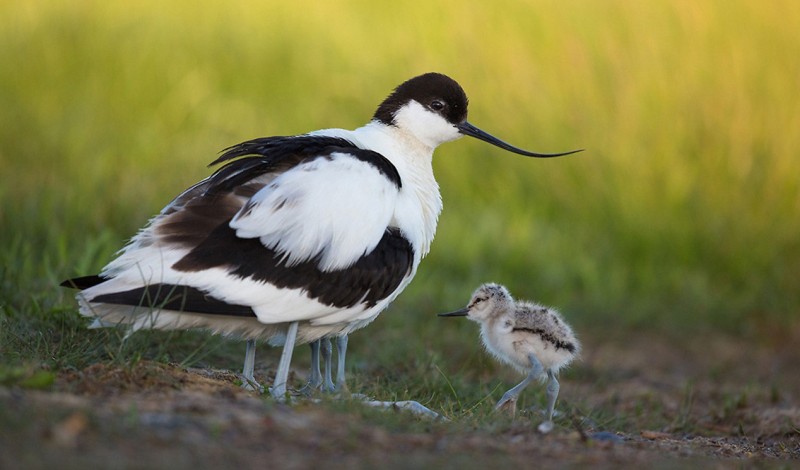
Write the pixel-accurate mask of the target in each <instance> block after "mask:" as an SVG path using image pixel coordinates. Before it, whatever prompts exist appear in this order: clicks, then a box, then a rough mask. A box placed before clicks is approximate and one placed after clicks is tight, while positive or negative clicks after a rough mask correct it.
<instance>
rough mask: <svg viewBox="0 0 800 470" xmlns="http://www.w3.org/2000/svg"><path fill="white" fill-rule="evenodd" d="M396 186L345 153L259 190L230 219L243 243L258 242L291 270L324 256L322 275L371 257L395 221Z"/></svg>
mask: <svg viewBox="0 0 800 470" xmlns="http://www.w3.org/2000/svg"><path fill="white" fill-rule="evenodd" d="M397 194H398V188H397V186H396V185H395V184H394V183H393V182H392V181H390V180H389V179H388V178H386V177H385V176H384V175H383V174H382V173H381V172H380V171H379V170H378V169H377V168H376V167H375V166H373V165H372V164H370V163H368V162H365V161H363V160H359V159H358V158H355V157H353V156H352V155H349V154H347V153H332V154H331V155H329V156H325V157H319V158H316V159H314V160H311V161H308V162H305V163H302V164H300V165H297V166H296V167H294V168H292V169H291V170H289V171H287V172H285V173H283V174H281V175H280V176H278V177H277V178H275V179H274V180H273V181H272V182H270V183H269V184H267V185H266V186H265V187H264V188H262V189H261V190H260V191H258V192H257V193H256V194H255V195H254V196H253V197H252V198H251V199H250V200H249V201H248V202H247V204H245V205H244V207H242V209H241V210H240V211H239V212H238V213H237V214H236V216H235V217H234V218H233V220H231V222H230V226H231V228H233V229H234V230H236V235H237V236H239V237H241V238H259V239H260V240H261V242H262V243H263V244H264V246H266V247H268V248H270V249H274V250H275V251H276V252H278V253H280V254H282V255H283V256H284V257H285V259H286V262H287V264H288V265H294V264H296V263H300V262H304V261H308V260H310V259H313V258H315V257H316V256H320V261H319V268H320V269H321V270H323V271H333V270H337V269H344V268H347V267H348V266H350V265H352V264H353V263H355V262H356V261H357V260H358V258H359V257H361V256H363V255H364V254H365V253H369V252H371V251H372V250H373V249H374V248H375V246H376V245H377V244H378V242H379V241H380V240H381V237H382V236H383V234H384V231H385V230H386V228H387V226H388V224H389V221H390V220H391V218H392V214H393V212H394V207H395V204H396V200H397Z"/></svg>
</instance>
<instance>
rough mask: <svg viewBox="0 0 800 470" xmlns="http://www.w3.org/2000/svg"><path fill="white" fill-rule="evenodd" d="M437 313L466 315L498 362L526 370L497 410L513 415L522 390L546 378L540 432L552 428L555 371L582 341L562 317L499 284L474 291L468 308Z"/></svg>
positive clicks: (486, 285)
mask: <svg viewBox="0 0 800 470" xmlns="http://www.w3.org/2000/svg"><path fill="white" fill-rule="evenodd" d="M439 316H440V317H461V316H466V317H467V318H468V319H470V320H472V321H475V322H478V323H480V325H481V340H482V341H483V345H484V347H486V350H487V351H489V353H491V354H492V355H493V356H494V357H495V358H496V359H497V360H498V361H500V362H504V363H506V364H509V365H511V366H513V367H514V368H515V369H517V370H519V371H520V372H523V373H527V374H528V375H527V377H525V379H524V380H523V381H522V382H520V383H519V384H518V385H516V386H515V387H514V388H512V389H511V390H509V391H507V392H506V393H505V394H504V395H503V398H501V399H500V401H499V402H497V405H496V406H495V410H500V409H503V408H507V409H508V410H509V411H510V412H511V414H512V415H513V414H514V412H515V411H516V404H517V397H518V396H519V394H520V393H521V392H522V390H524V389H525V387H527V386H528V384H530V383H531V382H532V381H534V380H536V379H539V380H541V381H542V382H544V381H547V389H546V390H547V410H546V421H545V422H543V423H542V424H540V425H539V431H540V432H543V433H547V432H550V431H551V430H552V429H553V409H554V408H555V404H556V398H557V397H558V390H559V384H558V378H557V376H558V371H559V370H560V369H561V368H562V367H565V366H566V365H568V364H569V363H570V362H572V360H573V359H574V358H575V357H576V356H577V355H578V353H579V352H580V343H578V340H577V339H576V338H575V334H574V333H573V332H572V328H570V326H569V325H568V324H567V323H566V322H565V321H564V319H563V318H561V315H560V314H559V313H558V312H557V311H556V310H555V309H552V308H549V307H544V306H542V305H538V304H535V303H533V302H526V301H514V298H513V297H511V294H509V292H508V290H507V289H506V288H505V287H503V286H501V285H499V284H484V285H482V286H480V287H479V288H478V290H476V291H475V293H474V294H472V299H471V300H470V301H469V304H467V307H466V308H462V309H461V310H456V311H455V312H450V313H440V314H439Z"/></svg>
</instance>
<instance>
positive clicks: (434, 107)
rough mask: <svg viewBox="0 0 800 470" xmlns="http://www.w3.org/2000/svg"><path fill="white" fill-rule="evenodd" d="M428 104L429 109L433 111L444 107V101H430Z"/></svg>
mask: <svg viewBox="0 0 800 470" xmlns="http://www.w3.org/2000/svg"><path fill="white" fill-rule="evenodd" d="M430 106H431V109H432V110H434V111H441V110H443V109H444V103H442V102H441V101H439V100H433V101H431V104H430Z"/></svg>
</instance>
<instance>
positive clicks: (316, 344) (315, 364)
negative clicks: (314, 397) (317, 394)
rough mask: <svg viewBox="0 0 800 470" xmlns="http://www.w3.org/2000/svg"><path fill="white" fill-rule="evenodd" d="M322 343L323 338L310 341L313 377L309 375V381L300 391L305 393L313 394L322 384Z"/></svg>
mask: <svg viewBox="0 0 800 470" xmlns="http://www.w3.org/2000/svg"><path fill="white" fill-rule="evenodd" d="M320 344H321V340H316V341H312V342H311V343H309V346H311V377H309V379H308V383H307V384H306V385H305V386H304V387H303V388H302V389H300V393H303V394H305V395H310V394H312V393H313V392H314V390H316V389H317V388H319V386H320V385H321V384H322V374H321V373H320V370H319V349H320ZM323 356H324V354H323Z"/></svg>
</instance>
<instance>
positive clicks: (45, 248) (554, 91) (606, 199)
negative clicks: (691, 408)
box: [0, 0, 800, 340]
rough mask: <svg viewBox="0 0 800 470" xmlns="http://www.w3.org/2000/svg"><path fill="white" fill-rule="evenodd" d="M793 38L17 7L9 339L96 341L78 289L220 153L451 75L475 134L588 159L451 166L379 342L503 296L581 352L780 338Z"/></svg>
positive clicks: (788, 254) (95, 5)
mask: <svg viewBox="0 0 800 470" xmlns="http://www.w3.org/2000/svg"><path fill="white" fill-rule="evenodd" d="M798 31H800V2H796V1H793V0H786V1H780V0H775V1H771V2H766V3H765V2H752V1H746V0H726V1H702V2H695V1H666V0H664V1H647V2H636V1H596V2H594V1H592V2H589V1H577V0H574V1H569V0H567V1H564V0H557V1H556V0H553V1H547V0H542V1H527V2H523V1H509V0H498V1H494V2H477V1H475V2H472V1H465V0H459V1H455V0H445V1H438V2H423V1H394V2H386V3H376V2H372V1H364V0H351V1H337V2H316V1H308V0H297V1H294V2H277V1H274V2H273V1H264V2H257V1H247V0H234V1H228V2H195V1H191V2H190V1H185V0H176V1H170V2H164V1H148V0H144V1H137V2H122V1H112V2H108V1H91V0H83V1H80V2H67V1H42V0H34V1H11V2H8V1H6V2H2V4H0V64H2V66H0V168H1V170H0V171H2V173H1V174H2V180H1V182H2V185H1V186H0V198H2V205H0V240H1V243H0V246H2V252H1V253H0V261H2V266H1V267H0V281H1V282H2V292H0V307H2V310H3V314H4V315H5V317H6V318H5V319H4V320H3V322H4V323H5V325H6V326H9V325H15V324H20V323H19V322H25V321H28V320H26V319H30V318H31V317H37V316H38V317H41V319H42V320H44V319H46V318H50V317H51V316H52V317H56V316H58V317H59V318H61V317H63V315H68V316H76V317H77V314H75V305H74V301H73V300H72V293H70V292H66V291H64V290H62V289H61V288H59V287H57V284H58V282H59V281H60V280H62V279H64V278H66V277H69V276H73V275H81V274H89V273H93V272H96V271H97V270H98V269H100V268H101V267H102V266H103V265H104V264H105V263H107V262H108V261H109V260H110V259H111V257H112V256H113V253H114V252H115V251H116V250H117V249H119V248H120V247H121V246H122V245H123V243H124V241H125V240H126V239H127V238H129V237H130V236H132V235H133V234H134V233H135V231H136V230H137V229H138V228H139V227H140V226H142V225H143V224H144V223H145V222H146V221H147V219H148V218H149V217H150V216H152V215H153V214H155V213H157V212H158V211H159V210H160V209H161V207H163V206H164V205H165V204H166V203H167V202H168V201H169V200H170V199H171V198H172V197H173V196H175V195H176V194H177V193H178V192H180V191H181V190H183V189H184V188H186V187H188V186H189V185H191V184H192V183H194V182H195V181H197V180H199V179H201V178H203V177H205V176H206V175H208V174H209V173H210V171H212V170H211V169H209V168H207V167H206V165H207V164H208V163H209V162H210V161H212V160H213V159H214V158H216V155H217V152H218V151H219V150H221V149H223V148H224V147H227V146H229V145H232V144H235V143H238V142H240V141H243V140H246V139H250V138H254V137H258V136H267V135H283V134H295V133H302V132H306V131H309V130H313V129H319V128H326V127H343V128H355V127H358V126H360V125H362V124H363V123H365V122H366V121H367V120H368V119H369V118H370V117H371V115H372V113H373V111H374V108H375V107H376V106H377V104H378V103H379V102H380V101H381V100H382V99H383V98H384V97H385V96H386V95H387V94H388V93H389V92H390V91H391V89H392V88H394V87H395V86H396V85H398V84H399V83H401V82H402V81H404V80H406V79H407V78H410V77H412V76H414V75H417V74H419V73H423V72H427V71H439V72H443V73H446V74H448V75H450V76H452V77H453V78H455V79H456V80H458V81H459V82H460V83H461V84H462V86H463V87H464V88H465V89H466V91H467V93H468V94H469V96H470V98H471V107H470V121H471V122H473V123H474V124H476V125H478V126H479V127H482V128H483V129H485V130H487V131H489V132H491V133H493V134H495V135H497V136H499V137H501V138H503V139H505V140H507V141H509V142H511V143H514V144H516V145H518V146H521V147H524V148H528V149H532V150H536V151H540V152H557V151H566V150H571V149H574V148H586V149H587V150H586V152H584V153H582V154H579V155H577V156H570V157H565V158H561V159H554V160H546V161H544V160H531V159H526V158H523V157H519V156H515V155H512V154H508V153H506V152H503V151H501V150H499V149H496V148H494V147H490V146H488V145H485V144H482V143H479V142H477V141H474V140H471V139H462V140H461V141H458V142H457V143H452V144H446V145H444V146H443V147H442V148H440V149H439V150H438V151H437V152H436V155H435V158H434V167H435V172H436V175H437V178H438V180H439V183H440V186H441V189H442V194H443V198H444V204H445V208H444V212H443V214H442V217H441V219H440V226H439V231H438V234H437V238H436V240H435V242H434V244H433V248H432V252H431V254H430V255H429V256H428V258H427V259H426V260H425V261H424V262H423V264H422V266H421V268H420V271H419V274H418V275H417V278H416V279H415V281H414V282H413V283H412V284H411V286H410V287H409V288H408V290H407V291H406V293H404V294H403V295H402V296H401V297H400V298H399V299H398V301H397V302H396V303H395V304H394V305H393V306H392V307H391V308H390V310H389V311H388V312H387V313H386V314H385V315H383V316H382V317H381V319H379V320H378V321H377V322H376V324H375V325H373V326H371V327H370V330H369V331H371V334H373V335H381V334H382V335H385V336H384V337H385V338H395V336H394V335H398V336H397V339H401V338H402V337H403V336H402V334H405V333H403V332H411V333H412V334H419V335H421V337H423V338H427V340H431V339H432V338H433V337H434V336H435V335H436V334H437V333H436V330H437V328H440V327H441V323H437V319H436V318H435V317H434V314H435V313H437V312H439V311H444V310H451V309H454V308H457V307H460V306H461V305H463V304H465V303H466V301H467V300H468V298H469V295H470V293H471V292H472V290H473V289H474V288H475V287H477V285H478V284H480V283H481V282H484V281H495V282H501V283H504V284H506V285H508V287H509V289H510V290H511V292H512V293H514V294H516V295H518V296H520V297H524V298H533V299H536V300H538V301H540V302H542V303H545V304H550V305H556V306H558V307H559V308H560V309H561V310H562V311H563V312H564V314H565V315H566V317H567V318H569V319H571V321H572V322H573V323H574V324H575V327H576V329H577V330H578V332H579V333H581V332H584V333H585V334H589V332H590V331H592V329H593V328H612V329H613V328H631V327H633V328H637V327H652V328H659V329H663V330H675V331H697V332H702V331H709V330H712V329H722V330H724V331H726V332H731V333H734V334H747V333H749V332H756V333H758V332H764V331H770V332H772V331H779V330H785V327H786V326H792V325H797V318H798V315H797V314H798V312H799V311H800V289H798V283H799V282H800V281H799V280H800V159H799V158H798V156H800V34H799V33H798ZM58 314H62V315H61V316H59V315H58ZM454 328H467V326H466V325H464V326H463V327H455V326H454ZM398 332H399V333H398ZM356 336H358V335H356Z"/></svg>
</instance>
